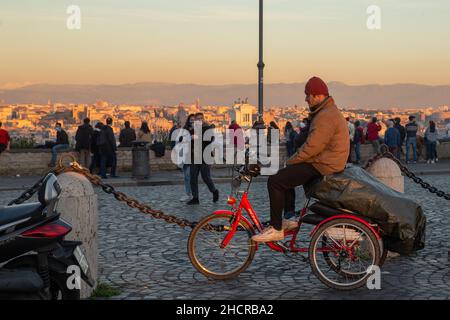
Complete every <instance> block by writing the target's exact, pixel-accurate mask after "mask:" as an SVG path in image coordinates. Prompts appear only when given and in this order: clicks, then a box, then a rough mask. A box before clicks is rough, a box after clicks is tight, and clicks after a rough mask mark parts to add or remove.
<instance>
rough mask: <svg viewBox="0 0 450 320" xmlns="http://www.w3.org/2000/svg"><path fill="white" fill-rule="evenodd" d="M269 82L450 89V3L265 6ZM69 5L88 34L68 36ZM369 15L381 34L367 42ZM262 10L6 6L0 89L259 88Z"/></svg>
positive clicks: (173, 5) (287, 1)
mask: <svg viewBox="0 0 450 320" xmlns="http://www.w3.org/2000/svg"><path fill="white" fill-rule="evenodd" d="M265 3H266V7H265V17H266V22H265V31H266V35H265V59H264V60H265V63H266V69H265V81H266V82H267V83H275V82H303V81H305V80H306V79H307V78H308V77H310V76H312V75H320V76H321V77H323V78H324V79H327V80H328V81H341V82H345V83H347V84H369V83H380V84H391V83H422V84H450V41H449V39H450V1H448V0H339V1H338V0H315V1H310V0H266V1H265ZM69 5H79V6H80V8H81V23H82V27H81V30H76V31H70V30H68V29H67V28H66V19H67V17H68V14H67V13H66V9H67V7H68V6H69ZM369 5H378V6H380V7H381V10H382V11H381V13H382V16H381V17H382V28H381V30H379V31H373V30H368V29H367V27H366V20H367V18H368V14H367V13H366V10H367V7H368V6H369ZM257 60H258V1H257V0H189V1H187V0H126V1H125V0H70V1H67V0H39V1H36V0H1V3H0V85H2V84H7V83H23V82H31V83H54V84H66V83H79V84H98V83H108V84H119V83H135V82H146V81H149V82H170V83H198V84H231V83H254V82H256V79H257V68H256V63H257Z"/></svg>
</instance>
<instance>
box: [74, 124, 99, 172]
mask: <svg viewBox="0 0 450 320" xmlns="http://www.w3.org/2000/svg"><path fill="white" fill-rule="evenodd" d="M90 122H91V120H90V119H89V118H86V119H84V120H83V125H81V126H79V127H78V129H77V133H76V134H75V140H76V144H75V150H77V151H78V152H79V153H80V164H81V165H82V166H83V167H85V168H88V167H89V166H90V162H91V161H90V158H91V139H92V134H93V133H94V129H93V128H92V126H91V125H90Z"/></svg>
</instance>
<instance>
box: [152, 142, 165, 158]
mask: <svg viewBox="0 0 450 320" xmlns="http://www.w3.org/2000/svg"><path fill="white" fill-rule="evenodd" d="M150 150H153V151H154V152H155V157H157V158H161V157H164V154H165V152H166V147H165V146H164V144H163V143H162V142H155V143H154V144H152V145H151V146H150Z"/></svg>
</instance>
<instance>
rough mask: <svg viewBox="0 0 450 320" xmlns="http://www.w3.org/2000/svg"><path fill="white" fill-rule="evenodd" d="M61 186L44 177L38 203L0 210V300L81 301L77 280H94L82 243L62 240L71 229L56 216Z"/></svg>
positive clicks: (90, 281)
mask: <svg viewBox="0 0 450 320" xmlns="http://www.w3.org/2000/svg"><path fill="white" fill-rule="evenodd" d="M60 193H61V187H60V185H59V184H58V181H57V178H56V176H55V175H54V174H48V175H47V176H46V177H45V179H44V181H43V184H42V186H41V188H40V189H39V191H38V200H39V202H35V203H26V204H20V205H15V206H11V207H3V208H0V299H43V300H47V299H63V300H65V299H70V300H77V299H80V285H81V279H82V280H84V281H85V282H86V283H87V284H88V285H89V286H91V287H92V286H93V285H94V281H93V280H92V279H91V277H90V275H89V273H90V272H89V265H88V263H87V260H86V258H85V256H84V254H83V252H82V250H81V247H80V246H81V245H82V242H79V241H65V240H64V237H65V236H66V235H67V234H68V233H69V232H70V231H71V230H72V226H71V225H70V224H68V223H67V222H65V221H64V220H63V219H61V218H60V217H59V216H60V214H59V213H58V212H57V203H58V197H59V195H60Z"/></svg>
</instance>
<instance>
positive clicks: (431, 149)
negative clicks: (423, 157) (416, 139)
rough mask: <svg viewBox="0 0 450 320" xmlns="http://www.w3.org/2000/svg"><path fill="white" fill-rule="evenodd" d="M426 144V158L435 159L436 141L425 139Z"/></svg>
mask: <svg viewBox="0 0 450 320" xmlns="http://www.w3.org/2000/svg"><path fill="white" fill-rule="evenodd" d="M426 146H427V160H436V158H437V151H436V142H429V141H427V143H426Z"/></svg>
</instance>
